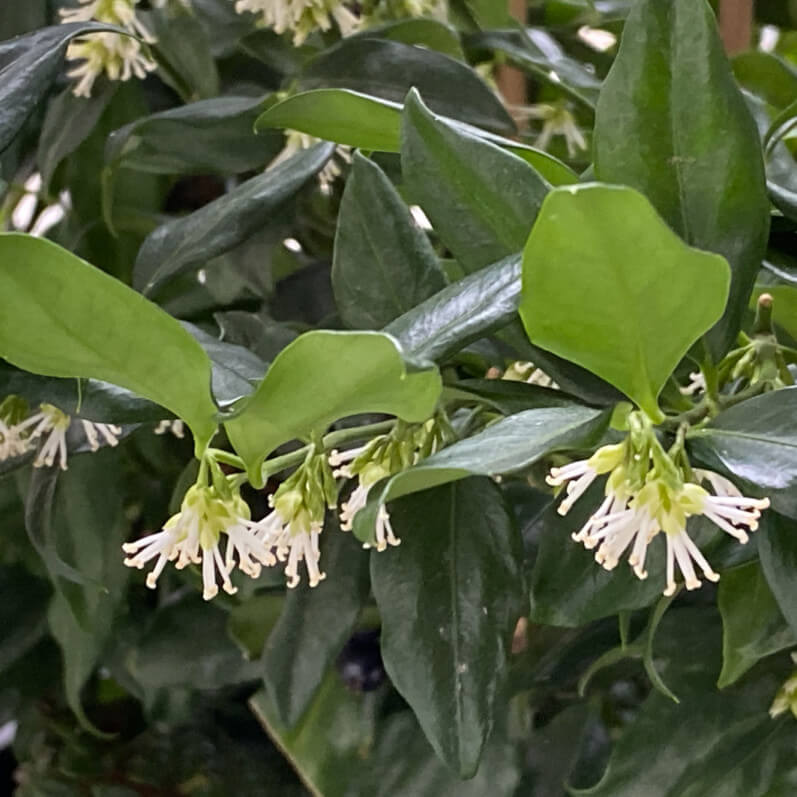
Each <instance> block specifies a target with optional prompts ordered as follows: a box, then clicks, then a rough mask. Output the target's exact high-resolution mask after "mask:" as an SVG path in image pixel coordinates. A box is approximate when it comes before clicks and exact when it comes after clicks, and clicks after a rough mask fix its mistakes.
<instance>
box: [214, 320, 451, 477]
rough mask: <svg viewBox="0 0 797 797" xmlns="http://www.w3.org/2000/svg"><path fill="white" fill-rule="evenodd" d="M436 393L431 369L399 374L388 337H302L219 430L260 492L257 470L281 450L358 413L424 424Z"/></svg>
mask: <svg viewBox="0 0 797 797" xmlns="http://www.w3.org/2000/svg"><path fill="white" fill-rule="evenodd" d="M440 389H441V385H440V375H439V373H438V372H437V370H436V369H429V370H422V371H411V372H408V371H407V367H406V364H405V362H404V360H403V359H402V352H401V349H400V348H399V347H398V344H397V343H396V341H395V340H394V339H393V338H391V337H390V336H388V335H385V334H383V333H380V332H325V331H313V332H307V333H305V334H304V335H301V336H300V337H299V338H297V339H296V340H295V341H294V342H293V343H291V344H290V345H288V346H287V347H286V348H285V349H283V351H282V352H281V353H280V354H279V356H278V357H277V358H276V359H275V360H274V362H273V363H272V365H271V368H269V370H268V373H267V374H266V376H265V378H264V379H263V381H262V382H261V383H260V386H259V387H258V389H257V390H256V391H255V393H254V394H253V395H252V397H251V399H250V400H249V403H248V404H247V405H246V407H245V409H244V410H243V412H242V413H241V414H240V415H238V416H237V417H236V418H233V419H232V420H229V421H227V422H226V423H225V428H226V430H227V434H228V435H229V438H230V441H231V442H232V444H233V446H234V448H235V450H236V451H237V452H238V454H239V455H240V456H241V457H243V459H244V462H246V466H247V470H248V472H249V478H250V480H251V481H252V483H253V484H255V485H261V484H262V479H261V475H260V464H261V463H262V461H263V459H264V458H265V457H266V456H267V455H268V454H270V453H271V452H272V451H273V450H274V449H275V448H276V447H277V446H279V445H281V444H282V443H286V442H288V441H289V440H293V439H294V438H307V437H309V436H311V435H312V434H314V433H316V434H317V433H321V432H323V431H324V430H325V429H326V428H327V427H328V426H329V425H330V424H331V423H333V422H334V421H336V420H338V419H340V418H343V417H345V416H348V415H357V414H360V413H365V412H382V413H388V414H391V415H397V416H398V417H399V418H402V419H403V420H406V421H416V422H420V421H424V420H426V419H427V418H428V417H429V416H430V415H431V414H432V412H433V410H434V408H435V404H436V403H437V399H438V396H439V395H440Z"/></svg>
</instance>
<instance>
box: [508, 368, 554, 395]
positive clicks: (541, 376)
mask: <svg viewBox="0 0 797 797" xmlns="http://www.w3.org/2000/svg"><path fill="white" fill-rule="evenodd" d="M501 378H502V379H506V380H507V381H508V382H525V383H526V384H527V385H539V386H540V387H548V388H551V389H552V390H559V385H557V384H556V382H554V380H553V379H551V377H550V376H548V374H546V373H545V371H543V370H542V368H538V367H537V366H536V365H534V363H530V362H522V361H517V362H514V363H512V364H511V365H510V366H509V368H507V369H506V371H504V374H503V376H502V377H501Z"/></svg>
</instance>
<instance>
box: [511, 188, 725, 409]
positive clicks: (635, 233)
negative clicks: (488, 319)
mask: <svg viewBox="0 0 797 797" xmlns="http://www.w3.org/2000/svg"><path fill="white" fill-rule="evenodd" d="M728 281H729V273H728V265H727V263H726V262H725V261H724V260H723V258H722V257H720V256H718V255H713V254H709V253H707V252H699V251H697V250H695V249H691V248H690V247H688V246H686V245H685V244H684V243H683V241H681V240H680V239H679V238H678V236H676V235H675V234H674V233H673V232H672V230H670V229H669V228H668V227H667V225H666V224H664V222H663V221H662V219H661V218H660V217H659V216H658V215H657V213H656V211H655V210H654V209H653V207H652V205H651V204H650V203H649V202H648V201H647V199H645V197H644V196H642V195H641V194H639V193H637V192H636V191H634V190H633V189H630V188H624V187H619V186H605V185H600V184H595V183H593V184H589V185H582V186H578V187H572V188H570V187H566V188H558V189H556V190H555V191H552V192H551V193H550V194H549V195H548V197H547V198H546V199H545V202H544V204H543V207H542V210H541V211H540V216H539V218H538V220H537V223H536V224H535V225H534V229H533V230H532V232H531V235H530V236H529V240H528V243H527V244H526V249H525V250H524V253H523V298H522V300H521V304H520V316H521V318H522V319H523V323H524V325H525V327H526V332H527V333H528V336H529V339H530V340H531V342H532V343H535V344H537V345H539V346H540V347H542V348H544V349H547V350H549V351H552V352H553V353H554V354H557V355H559V356H561V357H564V358H566V359H568V360H571V361H572V362H575V363H578V364H579V365H581V366H583V367H584V368H587V369H588V370H590V371H592V372H593V373H595V374H597V375H598V376H600V377H602V378H603V379H605V380H606V381H607V382H609V383H610V384H612V385H614V386H615V387H617V388H618V389H620V390H622V391H623V392H624V393H625V394H626V395H627V396H629V397H630V398H631V399H633V400H634V401H635V402H636V403H637V404H638V405H639V406H640V407H641V408H642V409H643V410H645V412H646V413H647V414H648V415H649V416H650V417H651V418H659V419H660V418H661V417H662V416H661V411H660V410H659V409H658V405H657V402H656V398H657V396H658V394H659V391H660V390H661V388H662V387H663V386H664V383H665V382H666V381H667V379H668V378H669V377H670V375H671V374H672V372H673V370H674V369H675V367H676V366H677V365H678V363H679V362H680V360H681V358H682V357H683V356H684V355H685V354H686V352H687V351H688V349H689V347H690V346H691V345H692V344H693V343H694V342H695V340H696V339H697V338H698V337H699V336H700V335H701V334H702V333H703V332H705V331H706V330H707V329H709V327H710V326H711V325H712V324H713V323H714V322H715V321H716V320H717V319H718V318H719V317H720V315H721V314H722V310H723V307H724V306H725V302H726V299H727V295H728ZM698 292H699V294H700V296H701V301H700V302H695V301H693V299H694V296H695V295H696V294H697V293H698ZM674 317H677V318H678V324H677V326H673V322H672V319H673V318H674Z"/></svg>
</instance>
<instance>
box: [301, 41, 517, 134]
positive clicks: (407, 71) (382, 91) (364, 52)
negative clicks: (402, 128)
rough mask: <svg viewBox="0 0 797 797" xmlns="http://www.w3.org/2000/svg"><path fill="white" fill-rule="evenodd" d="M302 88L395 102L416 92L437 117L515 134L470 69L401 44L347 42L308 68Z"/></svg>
mask: <svg viewBox="0 0 797 797" xmlns="http://www.w3.org/2000/svg"><path fill="white" fill-rule="evenodd" d="M299 86H300V88H301V89H303V90H312V89H320V88H332V89H349V90H351V91H357V92H360V93H362V94H369V95H371V96H374V97H380V98H382V99H385V100H392V101H393V102H401V101H402V100H403V99H404V97H405V96H406V94H407V92H408V91H409V90H410V89H411V88H415V89H416V90H417V91H420V93H421V94H422V95H423V97H424V99H425V100H426V102H427V103H428V104H429V105H430V106H431V107H432V108H433V109H434V110H435V111H436V112H437V113H441V114H444V115H445V116H448V117H451V118H452V119H459V120H461V121H465V122H469V123H470V124H474V125H476V126H478V127H483V128H486V129H488V130H493V131H495V132H498V133H509V134H512V133H514V132H515V130H516V128H515V123H514V122H513V121H512V117H511V116H509V114H508V113H507V112H506V110H505V108H504V106H503V105H502V104H501V102H500V100H499V99H498V98H497V97H496V95H495V94H494V93H493V92H492V91H491V90H490V89H489V88H488V87H487V85H486V84H485V83H484V82H483V81H482V79H481V78H480V77H479V76H478V75H477V74H476V73H475V72H474V71H473V70H472V69H471V68H470V67H468V66H466V65H465V64H463V63H461V62H460V61H456V60H454V59H453V58H449V57H448V56H447V55H443V54H442V53H438V52H435V51H434V50H428V49H426V48H424V47H414V46H412V45H409V44H403V43H401V42H397V41H390V40H387V39H371V38H359V37H355V38H353V39H345V40H344V41H342V42H341V43H340V44H339V45H337V46H336V47H333V48H332V49H330V50H327V51H326V52H324V53H322V54H321V55H320V56H319V57H318V58H316V59H315V60H314V61H312V62H311V63H310V64H309V65H308V66H307V67H306V69H305V70H304V73H303V74H302V77H301V79H300V83H299Z"/></svg>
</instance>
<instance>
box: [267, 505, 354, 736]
mask: <svg viewBox="0 0 797 797" xmlns="http://www.w3.org/2000/svg"><path fill="white" fill-rule="evenodd" d="M321 566H322V568H323V571H324V572H325V573H326V576H327V577H326V579H325V580H324V581H323V582H322V583H321V584H319V585H318V586H317V587H312V588H311V587H310V586H309V585H308V584H307V582H306V581H303V582H302V583H301V584H299V586H298V587H296V589H293V590H290V591H289V592H288V594H287V596H286V598H285V606H284V608H283V610H282V614H281V616H280V619H279V621H278V622H277V625H276V627H275V628H274V630H273V631H272V632H271V634H270V635H269V638H268V642H267V643H266V647H265V649H264V651H263V680H264V681H265V685H266V691H267V692H268V695H269V697H270V699H271V701H272V703H273V705H274V706H275V707H276V709H277V711H278V713H279V716H280V718H281V720H282V721H283V722H284V723H285V724H286V725H287V726H288V727H293V726H294V725H296V723H297V722H298V721H299V719H300V718H301V716H302V714H304V712H305V711H306V710H307V708H308V707H309V706H310V703H311V702H312V700H313V696H314V695H315V694H316V692H317V690H318V688H319V687H320V686H321V681H322V680H323V678H324V674H325V673H326V672H327V670H328V669H329V668H330V667H332V665H333V664H334V663H335V659H336V658H337V656H338V654H339V653H340V651H341V649H342V648H343V645H344V643H345V642H346V640H347V639H348V638H349V636H350V635H351V633H352V631H353V630H354V626H355V623H356V622H357V618H358V617H359V615H360V611H361V610H362V608H363V606H364V605H365V603H366V601H367V600H368V596H369V593H370V583H369V579H368V555H367V554H366V553H364V552H363V550H362V548H361V546H360V545H359V544H358V543H357V540H355V539H353V538H352V536H351V535H350V534H344V533H343V532H341V531H340V529H339V527H338V524H337V523H336V522H334V521H333V520H332V519H330V518H327V521H326V523H325V528H324V533H323V534H322V536H321Z"/></svg>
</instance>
